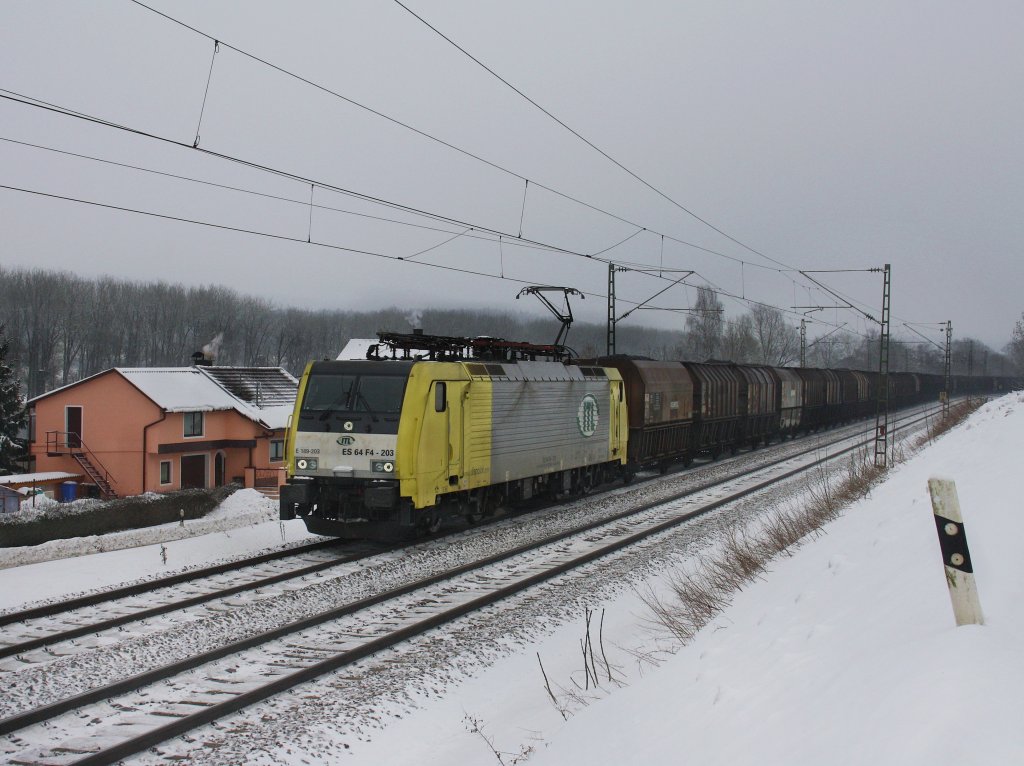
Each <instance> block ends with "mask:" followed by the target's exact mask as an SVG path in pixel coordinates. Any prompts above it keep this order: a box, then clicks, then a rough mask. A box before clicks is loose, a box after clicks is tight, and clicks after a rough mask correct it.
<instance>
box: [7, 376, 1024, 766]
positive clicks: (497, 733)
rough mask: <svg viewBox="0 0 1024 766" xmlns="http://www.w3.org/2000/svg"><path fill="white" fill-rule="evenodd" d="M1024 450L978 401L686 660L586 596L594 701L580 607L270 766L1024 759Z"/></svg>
mask: <svg viewBox="0 0 1024 766" xmlns="http://www.w3.org/2000/svg"><path fill="white" fill-rule="evenodd" d="M1022 443H1024V394H1012V395H1009V396H1005V397H1003V398H1001V399H998V400H995V401H993V402H990V403H989V404H988V405H986V406H985V407H984V408H982V410H980V411H979V412H978V413H976V414H975V415H974V416H972V418H971V419H970V420H969V421H968V422H967V423H965V424H963V425H961V426H959V427H958V428H957V429H955V430H954V431H953V432H951V433H950V434H948V435H946V436H944V437H942V438H941V439H939V440H938V441H937V442H936V443H935V444H934V445H932V446H931V447H929V448H928V449H927V450H925V451H923V452H922V453H920V454H918V455H917V456H916V457H914V458H912V459H911V460H910V461H908V462H907V463H905V464H903V465H901V466H899V467H897V468H896V469H895V470H894V471H893V472H892V474H891V476H890V477H889V479H888V481H887V482H886V483H885V484H883V485H881V486H879V487H878V488H876V489H875V490H874V491H873V493H872V495H871V497H870V498H868V499H867V500H865V501H862V502H860V503H858V504H856V505H854V506H852V507H851V508H849V509H848V510H847V511H846V513H845V514H844V516H843V517H842V518H840V519H839V520H837V521H835V522H833V523H832V524H830V525H829V526H828V527H827V530H826V534H825V535H823V536H821V537H818V538H817V539H814V540H811V541H809V542H807V544H805V545H803V546H802V547H800V548H798V549H796V550H795V551H794V552H793V555H792V556H791V557H783V558H780V559H778V560H776V561H774V562H772V564H771V565H770V570H769V572H768V573H766V574H765V576H764V577H763V578H762V580H760V581H758V582H756V583H754V584H753V585H752V586H750V587H748V588H747V589H746V590H744V591H743V592H740V593H738V594H737V595H736V596H735V598H734V600H733V603H732V605H731V606H730V607H729V608H728V609H727V610H726V612H725V613H723V614H722V615H720V616H719V618H717V619H716V620H714V621H713V622H712V623H711V624H710V625H708V626H707V627H706V628H705V629H704V630H703V631H701V632H700V634H699V635H698V636H697V637H696V638H695V640H694V641H693V642H692V643H690V644H689V645H688V646H685V647H682V648H679V647H677V646H672V645H671V644H670V643H669V642H668V641H667V639H666V638H665V636H664V634H663V633H659V632H658V631H657V630H656V629H654V628H652V625H651V623H650V615H649V612H648V610H647V608H646V607H645V606H644V604H643V603H642V600H641V598H640V597H639V596H638V595H637V593H636V592H635V591H631V590H629V589H620V590H619V591H618V592H617V593H616V594H614V595H603V596H602V597H603V599H604V600H603V601H600V600H598V596H599V595H601V594H595V597H594V601H592V602H591V603H590V604H589V606H590V607H591V608H596V609H597V610H598V611H597V616H596V617H595V618H594V623H593V624H592V627H591V632H590V636H591V639H592V641H593V642H594V644H595V651H596V653H597V657H598V670H599V675H600V681H601V686H600V688H599V689H597V690H595V689H594V688H593V686H592V682H588V681H586V679H585V675H584V672H583V660H582V653H581V649H580V640H581V639H582V638H583V637H584V636H585V635H586V630H585V628H584V625H583V614H582V609H581V613H580V615H579V619H578V620H577V621H575V622H572V623H561V624H552V626H547V625H545V624H542V623H543V621H538V624H536V625H531V626H524V633H527V632H530V633H532V635H534V636H537V638H536V639H535V640H534V641H533V642H532V643H530V642H525V643H524V642H521V641H520V640H519V639H516V638H514V637H512V636H509V637H508V638H507V640H505V641H503V642H501V641H499V642H496V643H495V645H494V646H493V649H494V651H493V653H492V659H491V661H490V664H489V665H487V666H477V667H476V669H475V670H473V671H472V672H471V673H470V674H469V675H468V677H467V676H466V675H461V676H460V674H459V673H454V674H453V676H452V678H451V679H449V680H448V681H447V682H444V683H437V684H435V683H433V682H432V681H431V682H430V689H429V691H424V690H423V689H419V690H417V691H414V692H410V699H408V700H407V701H404V702H402V703H393V704H382V705H381V706H380V707H378V708H376V709H375V710H373V711H370V714H371V716H372V717H373V718H374V719H376V720H378V721H379V728H376V729H372V730H369V731H367V730H365V729H363V730H357V731H355V732H353V731H352V730H351V729H350V730H348V731H346V721H344V720H339V721H338V723H337V727H336V728H332V727H326V726H324V725H323V724H320V723H318V724H316V725H314V726H304V724H303V719H302V715H301V708H299V712H298V714H294V711H293V714H292V715H291V716H289V719H288V723H289V730H291V731H293V732H294V733H295V740H293V741H288V740H287V739H284V740H281V741H280V749H279V750H278V751H277V752H275V753H273V758H274V761H273V762H275V763H287V764H300V763H344V764H355V765H356V766H361V764H388V765H389V766H392V765H394V766H402V765H405V764H407V765H409V766H412V765H413V764H415V765H416V766H431V765H433V764H437V765H438V766H440V765H441V764H444V765H445V766H451V765H452V764H499V763H501V764H505V766H510V765H511V764H512V763H529V764H536V765H537V766H549V765H551V766H555V765H557V766H593V765H594V764H606V763H608V764H611V763H614V764H644V766H658V765H659V764H679V763H701V764H711V765H713V764H730V765H734V764H759V766H763V765H764V764H786V765H787V766H789V765H794V764H795V765H797V766H802V765H804V764H806V766H812V765H813V766H820V764H864V763H873V764H883V765H885V764H901V766H902V765H903V764H922V765H923V764H929V766H931V765H932V764H935V763H939V764H953V763H957V764H991V763H1024V732H1022V727H1021V726H1020V725H1019V724H1020V713H1019V711H1020V710H1021V707H1022V704H1021V703H1022V698H1024V693H1022V689H1024V659H1022V655H1021V653H1020V650H1019V637H1020V636H1021V635H1022V634H1024V557H1021V556H1020V555H1019V553H1018V551H1017V550H1016V546H1017V545H1019V543H1018V541H1019V540H1021V539H1024V515H1022V514H1021V512H1020V508H1019V506H1020V502H1019V499H1018V498H1020V497H1021V496H1022V494H1024V476H1022V474H1021V471H1020V468H1019V465H1020V457H1019V449H1020V445H1021V444H1022ZM934 475H939V476H944V477H947V478H951V479H954V480H955V481H956V482H957V487H958V490H959V496H960V501H961V505H962V507H963V512H964V517H965V525H966V530H967V532H968V536H969V540H970V545H971V554H972V558H973V561H974V565H975V571H976V577H977V583H978V590H979V593H980V598H981V602H982V606H983V609H984V612H985V616H986V624H985V625H984V626H970V627H961V628H956V627H955V623H954V620H953V616H952V612H951V608H950V603H949V596H948V593H947V590H946V582H945V577H944V574H943V567H942V564H941V559H940V553H939V547H938V542H937V538H936V533H935V526H934V522H933V520H932V519H933V517H932V512H931V506H930V503H929V498H928V491H927V486H926V482H927V479H928V478H929V477H931V476H934ZM236 502H241V501H240V500H238V501H236ZM222 511H223V513H224V514H225V515H229V516H230V515H231V509H230V508H228V509H222ZM171 526H174V525H171ZM281 529H282V527H281V525H279V524H278V523H277V522H273V521H271V522H264V523H262V524H255V525H253V526H248V527H242V528H237V529H233V530H230V531H228V532H215V533H212V534H208V535H203V536H200V537H193V538H190V539H188V540H182V541H178V542H170V543H165V544H164V545H165V546H166V551H167V558H168V562H167V565H166V567H165V566H164V565H163V564H162V563H161V561H160V554H159V549H160V546H159V545H150V546H145V547H141V548H136V549H132V550H126V551H117V552H112V553H102V554H95V555H90V556H81V557H79V558H73V559H65V560H62V561H53V562H47V563H41V564H34V565H31V566H23V567H16V568H13V569H7V570H2V571H0V584H2V585H3V587H2V588H0V599H2V600H0V606H7V605H9V604H14V603H18V601H20V600H27V599H38V598H46V597H51V596H54V595H58V594H59V593H60V592H62V591H61V588H65V589H67V588H70V589H72V590H76V591H77V590H82V589H83V588H85V587H87V586H91V585H93V584H109V583H113V582H119V581H120V580H126V579H132V578H134V577H141V576H146V575H148V574H151V573H153V572H157V571H164V570H165V569H170V568H171V567H174V568H179V567H183V566H191V565H198V564H201V563H205V562H206V561H212V560H215V559H222V558H225V557H227V556H229V555H234V554H237V553H239V552H241V551H243V550H246V551H247V550H255V549H257V548H261V547H269V546H273V545H279V544H280V542H281V536H282V532H281ZM284 530H285V532H284V534H285V537H286V538H287V540H288V541H289V542H290V541H292V540H296V539H298V538H300V537H303V536H304V535H305V533H304V531H302V527H301V522H288V523H287V524H285V525H284ZM598 566H600V564H598ZM114 572H117V574H114ZM69 583H72V584H71V585H69ZM651 584H652V586H653V587H655V588H657V587H659V583H658V582H656V581H655V582H652V583H651ZM546 587H557V586H556V585H551V586H546ZM12 591H13V593H14V594H15V595H14V596H13V597H12ZM601 610H603V611H604V626H603V629H601V630H600V632H599V631H598V629H597V620H598V619H600V616H601ZM553 622H557V621H553ZM599 639H601V643H603V650H602V649H601V648H600V647H601V644H600V643H599ZM670 648H671V650H669V649H670ZM538 656H539V658H540V660H541V661H542V662H543V667H544V671H545V672H546V674H547V676H548V678H549V680H550V686H551V689H552V691H553V693H554V695H555V697H556V702H557V704H555V703H553V702H552V700H551V699H550V697H549V695H548V691H547V690H546V689H545V683H544V677H543V676H542V675H541V668H540V665H539V663H538ZM604 656H607V658H608V662H609V665H610V666H611V668H612V670H613V673H614V674H615V676H616V683H608V682H607V679H606V678H605V676H604V672H605V671H604V669H603V667H602V666H603V658H604ZM385 664H386V663H385ZM309 688H310V687H309V686H308V685H307V686H306V687H303V689H304V690H305V691H303V692H302V693H303V694H306V695H310V694H311V692H310V691H309ZM318 688H319V690H320V692H321V693H325V694H326V693H330V690H331V688H332V687H331V686H330V685H328V684H321V685H320V686H319V687H318ZM314 693H315V692H314ZM282 707H288V706H287V705H282ZM264 710H266V709H264ZM563 712H564V713H565V715H566V718H565V719H563ZM264 714H265V713H264ZM254 716H255V714H254ZM253 725H254V726H258V725H259V720H258V718H256V717H254V718H253ZM299 742H301V744H298V743H299ZM255 760H258V761H259V762H260V763H267V762H269V761H267V760H266V753H263V754H262V755H261V756H258V757H255ZM205 761H206V762H211V763H215V762H217V755H216V751H212V752H207V753H205Z"/></svg>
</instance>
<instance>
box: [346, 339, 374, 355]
mask: <svg viewBox="0 0 1024 766" xmlns="http://www.w3.org/2000/svg"><path fill="white" fill-rule="evenodd" d="M375 343H380V341H379V340H378V339H377V338H352V339H351V340H350V341H349V342H348V343H346V344H345V348H343V349H342V350H341V353H340V354H338V359H366V352H367V351H369V350H370V346H372V345H374V344H375Z"/></svg>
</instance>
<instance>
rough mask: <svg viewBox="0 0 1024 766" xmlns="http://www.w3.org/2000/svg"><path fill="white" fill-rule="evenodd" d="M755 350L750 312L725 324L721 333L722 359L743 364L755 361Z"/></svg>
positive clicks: (756, 350) (755, 342)
mask: <svg viewBox="0 0 1024 766" xmlns="http://www.w3.org/2000/svg"><path fill="white" fill-rule="evenodd" d="M757 352H758V349H757V338H756V337H755V336H754V320H753V318H752V317H751V316H750V314H743V315H742V316H740V317H739V318H738V319H737V320H736V321H734V322H728V323H727V324H726V326H725V332H724V333H723V334H722V348H721V356H722V358H723V359H728V360H729V361H730V362H738V363H741V364H744V363H748V362H753V361H755V360H756V359H757Z"/></svg>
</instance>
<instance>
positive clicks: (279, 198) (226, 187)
mask: <svg viewBox="0 0 1024 766" xmlns="http://www.w3.org/2000/svg"><path fill="white" fill-rule="evenodd" d="M0 141H3V142H5V143H10V144H16V145H19V146H25V147H29V148H32V149H39V150H42V151H46V152H52V153H54V154H62V155H65V156H68V157H75V158H78V159H83V160H89V161H91V162H98V163H101V164H105V165H111V166H114V167H119V168H125V169H129V170H135V171H138V172H141V173H150V174H152V175H156V176H163V177H165V178H173V179H175V180H178V181H186V182H189V183H194V184H200V185H203V186H209V187H212V188H216V189H224V190H225V191H233V192H239V193H241V194H250V195H253V196H255V197H262V198H264V199H272V200H277V201H280V202H288V203H291V204H294V205H302V206H303V207H311V208H312V209H315V210H324V211H329V212H334V213H343V214H345V215H349V216H355V217H358V218H367V219H370V220H374V221H380V222H382V223H389V224H394V225H396V226H408V227H411V228H414V229H422V230H424V231H436V232H443V233H445V234H455V233H456V232H453V231H451V230H450V229H443V228H439V227H437V226H427V225H426V224H422V223H413V222H412V221H402V220H399V219H397V218H387V217H385V216H379V215H371V214H370V213H361V212H358V211H356V210H348V209H346V208H341V207H334V206H332V205H325V204H322V203H319V204H312V203H311V201H310V200H301V199H293V198H292V197H285V196H282V195H280V194H270V193H269V192H261V191H256V190H255V189H246V188H244V187H241V186H234V185H231V184H222V183H217V182H216V181H207V180H205V179H202V178H195V177H194V176H186V175H182V174H180V173H170V172H168V171H165V170H156V169H154V168H147V167H142V166H141V165H133V164H131V163H127V162H118V161H117V160H111V159H108V158H104V157H97V156H95V155H91V154H82V153H81V152H72V151H68V150H66V149H58V148H56V147H53V146H45V145H43V144H35V143H31V142H29V141H19V140H17V139H14V138H9V137H6V136H0ZM309 186H310V188H311V189H312V187H314V186H315V184H313V183H310V184H309ZM310 198H311V199H312V193H311V194H310ZM465 236H466V238H467V239H481V240H485V241H487V242H492V241H493V237H490V236H484V235H475V234H467V235H465ZM507 244H510V245H512V246H514V247H523V248H527V249H531V250H543V251H552V250H553V247H552V246H550V245H543V244H530V243H527V242H522V241H520V240H518V239H513V240H512V241H511V242H509V243H507Z"/></svg>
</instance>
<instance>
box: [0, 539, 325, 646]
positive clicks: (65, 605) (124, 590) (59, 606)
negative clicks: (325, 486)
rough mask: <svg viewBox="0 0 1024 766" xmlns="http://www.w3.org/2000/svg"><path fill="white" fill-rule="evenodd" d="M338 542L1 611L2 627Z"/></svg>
mask: <svg viewBox="0 0 1024 766" xmlns="http://www.w3.org/2000/svg"><path fill="white" fill-rule="evenodd" d="M337 544H338V540H320V541H318V542H315V543H309V544H308V545H300V546H297V547H295V548H288V549H287V550H280V551H273V552H271V553H263V554H261V555H259V556H252V557H251V558H247V559H239V560H238V561H231V562H227V563H224V564H215V565H214V566H210V567H203V568H201V569H190V570H188V571H187V572H180V573H178V574H176V575H170V576H168V577H161V578H159V579H156V580H147V581H146V582H141V583H136V584H134V585H126V586H124V587H121V588H114V589H112V590H105V591H98V592H96V593H90V594H88V595H85V596H78V597H76V598H71V599H68V600H67V601H59V602H55V603H53V604H44V605H42V606H36V607H32V608H30V609H22V610H19V611H17V612H5V613H4V614H0V627H3V626H4V625H10V624H12V623H15V622H24V621H25V620H34V619H36V618H38V617H53V616H56V615H58V614H63V613H64V612H70V611H71V610H73V609H81V608H82V607H85V606H95V605H96V604H103V603H106V602H107V601H114V600H116V599H119V598H128V597H131V596H140V595H142V594H143V593H148V592H150V591H153V590H159V589H160V588H166V587H168V586H170V585H180V584H181V583H183V582H189V581H190V580H196V579H199V578H200V577H211V576H213V575H218V574H224V573H225V572H231V571H233V570H235V569H243V568H245V567H247V566H256V565H258V564H265V563H267V562H268V561H276V560H277V559H284V558H288V557H290V556H295V555H299V554H302V553H308V552H310V551H314V550H318V549H320V548H330V547H331V546H333V545H337Z"/></svg>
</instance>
